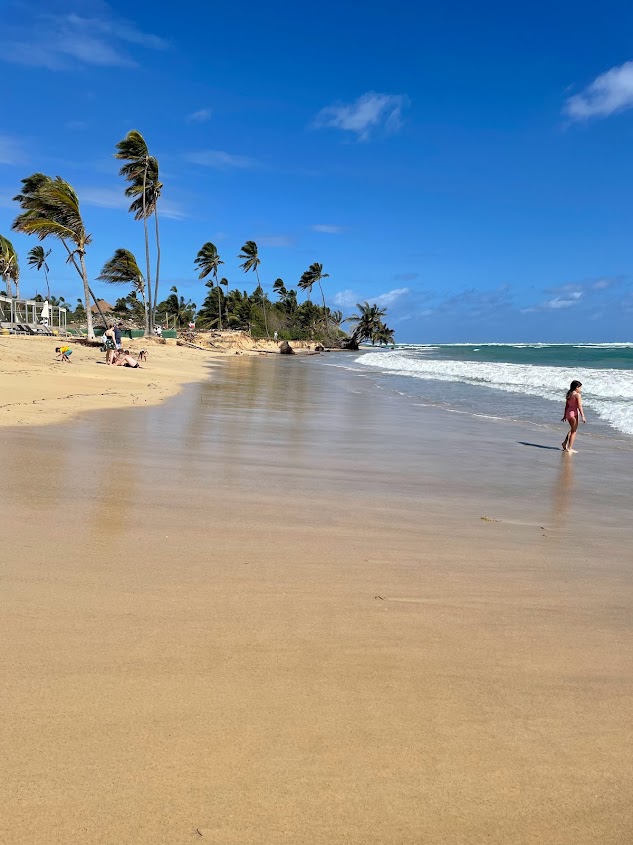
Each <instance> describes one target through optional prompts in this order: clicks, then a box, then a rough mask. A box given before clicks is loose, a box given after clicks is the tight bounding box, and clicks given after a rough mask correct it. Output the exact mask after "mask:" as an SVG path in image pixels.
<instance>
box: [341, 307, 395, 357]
mask: <svg viewBox="0 0 633 845" xmlns="http://www.w3.org/2000/svg"><path fill="white" fill-rule="evenodd" d="M356 308H357V309H358V311H359V313H358V314H353V315H352V316H351V317H348V318H347V320H348V322H350V323H356V328H355V329H354V331H353V333H352V337H351V338H350V341H349V345H350V346H351V348H352V349H358V344H359V343H362V342H363V341H364V340H371V341H372V342H374V339H375V337H376V335H377V333H378V332H379V331H380V327H381V326H383V325H384V324H383V322H382V318H383V317H384V316H385V314H386V313H387V310H386V309H385V308H379V307H378V306H377V305H376V304H375V303H374V304H373V305H370V304H369V302H363V303H360V302H359V303H357V304H356Z"/></svg>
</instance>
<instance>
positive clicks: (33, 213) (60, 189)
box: [13, 173, 105, 338]
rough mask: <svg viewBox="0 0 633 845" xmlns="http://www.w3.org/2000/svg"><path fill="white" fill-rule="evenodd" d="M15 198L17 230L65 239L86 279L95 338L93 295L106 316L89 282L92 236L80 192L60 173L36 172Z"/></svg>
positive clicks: (87, 304) (88, 318)
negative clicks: (88, 256)
mask: <svg viewBox="0 0 633 845" xmlns="http://www.w3.org/2000/svg"><path fill="white" fill-rule="evenodd" d="M14 199H15V200H16V202H18V203H19V204H20V205H21V207H22V209H23V211H22V214H19V215H18V216H17V217H16V219H15V221H14V222H13V228H14V229H15V230H16V231H18V232H23V233H24V234H27V235H37V237H38V238H39V240H41V241H43V240H44V239H45V238H48V237H54V238H58V239H59V240H60V241H61V242H62V244H63V246H64V248H65V250H66V252H67V253H68V261H69V262H70V263H71V264H72V265H73V267H74V268H75V270H76V271H77V273H78V274H79V275H80V277H81V279H82V281H83V286H84V300H85V307H86V321H87V324H88V337H90V338H94V330H93V326H92V312H91V311H90V297H92V298H93V300H94V301H95V304H97V308H98V310H99V313H100V314H101V317H102V319H103V322H104V323H105V318H104V317H103V314H102V313H101V309H99V305H98V303H97V299H96V297H95V296H94V294H93V292H92V291H91V289H90V285H89V282H88V271H87V270H86V259H85V255H86V247H87V246H88V244H90V242H91V240H92V239H91V236H90V235H89V234H88V233H87V232H86V229H85V226H84V222H83V219H82V216H81V211H80V208H79V200H78V199H77V194H76V193H75V191H74V190H73V188H72V187H71V186H70V185H69V184H68V182H66V181H65V180H64V179H61V178H60V177H59V176H56V177H55V178H54V179H52V178H51V177H50V176H45V175H44V174H43V173H34V174H33V175H32V176H28V177H27V178H26V179H23V180H22V193H21V194H18V195H17V196H16V197H14ZM71 246H72V247H73V248H72V249H71Z"/></svg>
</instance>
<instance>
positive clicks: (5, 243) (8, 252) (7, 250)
mask: <svg viewBox="0 0 633 845" xmlns="http://www.w3.org/2000/svg"><path fill="white" fill-rule="evenodd" d="M0 278H1V279H2V281H3V282H4V283H5V284H6V286H7V293H8V295H9V296H11V297H12V296H13V284H15V298H16V299H19V298H20V267H19V264H18V254H17V252H16V251H15V248H14V246H13V244H12V243H11V241H10V240H9V239H8V238H5V237H4V236H3V235H0Z"/></svg>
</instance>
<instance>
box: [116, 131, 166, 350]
mask: <svg viewBox="0 0 633 845" xmlns="http://www.w3.org/2000/svg"><path fill="white" fill-rule="evenodd" d="M116 149H117V152H116V153H115V154H114V157H115V158H118V159H120V160H122V161H125V162H126V164H124V165H123V166H122V167H121V169H120V170H119V175H120V176H123V178H124V179H126V180H127V181H128V182H130V185H129V186H128V188H126V191H125V195H126V196H127V197H132V198H133V201H132V204H131V205H130V209H129V210H130V212H132V213H133V214H134V219H135V220H142V221H143V231H144V234H145V264H146V281H147V302H148V308H149V324H148V328H147V332H148V333H150V334H151V331H152V330H153V328H154V311H155V308H156V304H157V300H158V276H159V273H160V237H159V231H158V215H157V204H158V198H159V197H160V193H161V189H162V187H163V186H162V184H161V182H160V181H159V178H158V160H157V159H156V158H154V156H151V155H150V154H149V150H148V148H147V144H146V142H145V138H143V136H142V135H141V133H140V132H138V131H137V130H136V129H133V130H132V131H131V132H128V134H127V135H126V136H125V138H123V140H122V141H119V143H118V144H117V145H116ZM152 214H153V215H154V218H155V222H156V279H155V288H154V297H153V300H152V284H151V270H150V254H149V235H148V231H147V218H148V217H151V216H152ZM152 301H153V305H152Z"/></svg>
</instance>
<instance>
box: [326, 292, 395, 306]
mask: <svg viewBox="0 0 633 845" xmlns="http://www.w3.org/2000/svg"><path fill="white" fill-rule="evenodd" d="M410 292H411V291H410V289H409V288H396V289H395V290H390V291H387V292H386V293H379V294H378V295H377V296H370V295H368V294H359V293H357V292H356V291H355V290H351V289H350V288H346V289H345V290H340V291H338V293H335V294H334V296H333V297H332V301H333V302H334V304H335V305H338V306H339V308H353V307H354V306H355V305H356V303H357V302H364V301H365V300H367V302H369V304H370V305H373V304H374V303H375V304H376V305H379V306H381V307H385V308H386V307H389V306H391V305H394V304H395V303H396V302H397V301H398V300H399V299H401V298H402V297H403V296H406V295H407V294H409V293H410Z"/></svg>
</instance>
